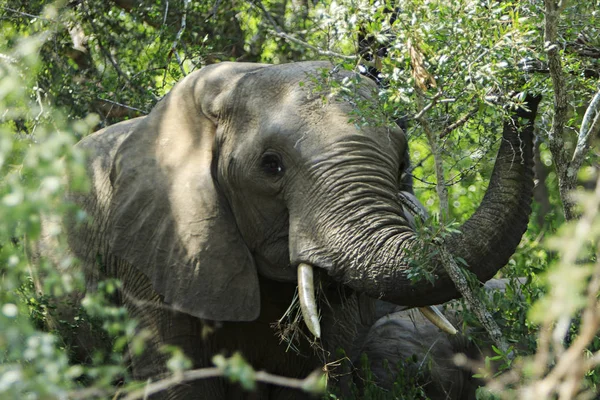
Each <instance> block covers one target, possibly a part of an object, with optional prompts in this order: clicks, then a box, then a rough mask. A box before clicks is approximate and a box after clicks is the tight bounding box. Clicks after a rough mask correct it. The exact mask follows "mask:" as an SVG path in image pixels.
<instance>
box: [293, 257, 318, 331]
mask: <svg viewBox="0 0 600 400" xmlns="http://www.w3.org/2000/svg"><path fill="white" fill-rule="evenodd" d="M298 297H299V298H300V309H301V310H302V317H304V323H305V324H306V326H307V327H308V330H309V331H311V332H312V334H313V335H315V337H316V338H317V339H318V338H320V337H321V325H320V324H319V313H318V312H317V302H316V301H315V284H314V278H313V267H312V266H310V265H308V264H304V263H301V264H300V265H298Z"/></svg>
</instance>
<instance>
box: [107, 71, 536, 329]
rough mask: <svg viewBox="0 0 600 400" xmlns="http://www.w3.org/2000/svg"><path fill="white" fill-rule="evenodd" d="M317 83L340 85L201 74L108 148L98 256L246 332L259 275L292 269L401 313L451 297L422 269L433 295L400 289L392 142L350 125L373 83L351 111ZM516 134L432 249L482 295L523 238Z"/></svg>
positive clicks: (525, 201)
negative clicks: (112, 258) (456, 223)
mask: <svg viewBox="0 0 600 400" xmlns="http://www.w3.org/2000/svg"><path fill="white" fill-rule="evenodd" d="M323 71H325V76H327V77H328V79H337V80H341V79H344V78H346V77H350V74H348V73H345V72H334V71H333V70H332V65H331V64H330V63H327V62H308V63H296V64H286V65H277V66H267V65H258V64H240V63H221V64H218V65H212V66H209V67H206V68H203V69H202V70H200V71H198V72H195V73H192V74H190V75H189V76H188V77H186V78H185V79H184V80H183V81H182V82H180V83H179V84H178V85H177V86H176V87H175V88H174V89H173V90H172V91H171V93H170V94H169V95H168V96H166V98H165V99H164V100H162V101H161V102H160V103H159V104H158V105H157V106H156V107H155V108H154V110H153V111H152V112H151V113H150V114H149V115H148V116H147V117H145V118H144V119H143V120H142V121H141V122H139V123H138V124H137V126H136V128H135V129H134V130H133V132H132V133H131V134H130V135H129V136H128V137H127V139H126V140H125V141H124V142H123V143H122V145H121V146H120V147H119V149H118V152H117V157H116V160H115V163H114V166H113V169H112V172H111V182H112V185H113V188H114V194H113V199H112V205H111V207H110V209H111V214H110V215H109V219H108V228H107V229H108V233H109V238H110V240H109V245H110V247H111V248H112V251H113V252H114V253H115V254H117V255H118V256H120V257H122V258H124V259H126V260H127V261H129V262H131V263H132V264H133V265H135V266H137V267H138V268H140V269H141V270H142V271H143V272H144V273H145V274H146V275H147V276H148V277H149V278H150V279H151V281H152V283H153V285H154V289H155V290H156V291H157V292H158V293H160V294H162V295H163V296H164V299H165V301H166V302H167V303H169V304H171V305H172V306H173V307H174V308H175V309H178V310H180V311H183V312H186V313H189V314H191V315H194V316H197V317H199V318H205V319H211V320H225V321H247V320H253V319H255V318H257V316H258V315H259V312H260V310H259V308H260V301H259V281H258V278H257V276H258V274H260V275H262V276H264V277H266V278H270V279H274V280H279V281H290V280H294V279H296V276H297V269H298V267H299V266H300V265H302V266H303V268H309V269H310V267H307V266H312V267H315V268H319V269H321V270H323V271H325V272H326V273H327V274H328V275H329V276H330V277H332V279H334V280H336V281H337V282H339V283H341V284H344V285H347V286H349V287H350V288H352V289H354V290H357V291H360V292H365V293H367V294H368V295H370V296H373V297H377V298H382V299H385V300H388V301H391V302H394V303H397V304H402V305H410V306H423V305H429V304H437V303H440V302H443V301H447V300H450V299H452V298H454V297H456V296H458V294H457V291H456V289H455V288H454V285H453V284H452V282H451V281H450V279H449V278H448V277H447V275H446V274H445V273H444V271H443V268H441V267H439V266H437V265H432V266H431V267H432V268H433V269H434V271H435V273H436V275H437V279H436V281H435V283H434V284H433V285H432V284H431V283H429V282H424V281H423V282H417V283H415V282H412V281H411V280H410V279H409V277H408V274H407V271H408V268H409V262H410V254H411V251H414V249H413V247H414V246H415V239H414V238H415V233H414V231H413V229H412V227H411V223H410V221H409V219H410V218H409V216H408V215H407V213H405V211H404V208H403V206H402V201H401V198H402V196H399V193H400V191H401V189H402V187H403V185H404V183H403V181H402V175H403V173H404V172H405V169H406V167H407V165H406V162H405V159H406V157H405V154H406V152H407V141H406V137H405V136H404V134H403V132H402V131H401V130H400V129H399V128H397V127H395V126H383V125H380V126H378V125H376V124H371V125H369V124H367V125H365V126H362V127H360V126H358V125H357V124H355V123H354V122H353V121H352V120H353V119H356V118H357V116H356V110H357V108H356V104H355V102H356V103H361V104H363V103H364V104H371V105H372V106H375V104H376V101H375V94H374V92H375V86H374V84H373V83H372V82H370V81H369V80H367V79H365V80H363V81H362V82H361V83H360V84H358V85H356V86H355V87H354V89H353V90H354V91H355V93H353V96H354V100H351V99H345V98H344V96H339V95H338V96H336V95H334V94H332V91H331V90H329V89H327V88H326V87H325V88H324V87H322V86H323V85H321V84H320V83H319V79H318V78H319V77H320V76H322V74H323ZM324 86H327V85H324ZM361 110H362V112H368V109H366V110H365V109H364V108H361ZM521 114H522V115H523V116H524V117H530V116H531V115H532V114H530V113H527V112H525V111H521ZM526 125H527V126H526V128H525V129H523V130H521V131H520V132H519V133H518V132H517V124H516V123H508V124H507V125H506V126H505V129H504V138H503V144H502V145H501V150H500V153H499V156H498V159H497V162H496V166H495V169H494V173H493V177H492V180H491V182H490V186H489V189H488V191H487V193H486V196H485V198H484V200H483V202H482V204H481V206H480V207H479V209H478V210H477V212H476V213H475V214H474V215H473V216H472V217H471V219H470V220H469V221H468V222H466V223H465V224H464V225H463V227H462V228H461V231H462V233H461V234H456V235H453V236H451V237H450V238H448V239H447V240H446V245H447V246H448V248H449V249H450V250H451V252H452V254H454V255H455V256H457V257H461V258H463V259H464V260H465V261H466V262H467V264H468V266H469V269H470V270H471V271H472V272H474V273H475V274H476V275H477V277H478V278H479V279H480V280H482V281H485V280H487V279H489V278H491V277H492V276H493V275H494V274H495V272H496V271H497V270H498V269H499V268H501V267H502V266H503V265H504V264H505V263H506V262H507V261H508V258H509V257H510V255H511V254H512V253H513V252H514V250H515V247H516V246H517V244H518V243H519V241H520V238H521V235H522V234H523V232H524V230H525V228H526V225H527V219H528V214H529V211H530V198H531V192H532V187H533V182H532V172H531V121H528V122H527V124H526ZM431 262H432V263H433V264H435V260H433V261H431Z"/></svg>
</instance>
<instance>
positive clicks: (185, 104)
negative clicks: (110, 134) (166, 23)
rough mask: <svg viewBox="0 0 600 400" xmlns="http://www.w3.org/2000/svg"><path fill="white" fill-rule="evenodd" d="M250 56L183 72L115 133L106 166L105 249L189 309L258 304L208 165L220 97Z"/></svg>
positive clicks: (251, 269)
mask: <svg viewBox="0 0 600 400" xmlns="http://www.w3.org/2000/svg"><path fill="white" fill-rule="evenodd" d="M263 67H264V66H261V65H257V64H242V63H222V64H217V65H213V66H209V67H205V68H203V69H202V70H200V71H198V72H195V73H192V74H190V75H188V76H187V77H186V78H185V79H184V80H183V81H181V82H180V83H179V84H177V85H176V86H175V88H173V90H172V91H171V92H170V93H169V94H168V95H167V96H166V97H165V98H164V99H163V100H162V101H161V102H160V103H159V104H158V105H157V106H156V107H155V108H154V109H153V110H152V112H151V113H150V114H149V115H148V116H147V117H145V118H144V120H143V121H141V122H140V123H139V124H138V126H137V127H136V129H135V130H134V131H133V132H132V133H131V134H130V135H129V137H128V138H127V139H126V140H125V141H124V142H123V143H122V145H121V146H120V147H119V150H118V152H117V154H116V157H115V161H114V164H113V168H112V170H111V183H112V185H113V198H112V203H111V207H110V212H109V216H108V226H107V227H106V228H107V233H108V244H109V246H110V251H111V252H112V254H114V255H116V256H118V257H120V258H122V259H124V260H126V261H127V262H129V263H131V264H132V265H133V266H134V267H136V268H138V269H139V270H140V271H141V272H143V273H144V274H145V275H146V276H147V277H148V278H149V279H150V281H151V283H152V285H153V289H154V290H155V291H156V292H157V293H159V294H160V295H162V296H163V297H164V301H165V303H167V304H168V305H170V306H172V307H173V308H174V309H176V310H178V311H182V312H185V313H188V314H191V315H193V316H196V317H198V318H204V319H210V320H220V321H249V320H253V319H256V318H257V317H258V315H259V312H260V292H259V287H258V277H257V273H256V268H255V265H254V261H253V258H252V256H251V254H250V251H249V249H248V248H247V247H246V244H245V243H244V241H243V239H242V237H241V236H240V233H239V231H238V228H237V225H236V222H235V220H234V218H233V215H232V213H231V211H230V209H229V206H228V204H227V200H226V199H225V197H224V196H223V195H222V194H221V192H220V191H219V188H218V186H217V184H216V182H215V180H214V179H213V176H212V174H211V167H212V166H213V165H216V157H217V155H215V154H213V153H214V149H215V148H216V146H214V143H215V133H216V130H217V126H218V123H219V116H220V114H221V107H222V105H223V103H224V101H225V99H226V98H227V96H228V93H229V92H230V91H231V90H232V88H234V87H235V85H236V83H237V81H238V80H239V79H240V78H241V77H242V76H243V75H245V74H247V73H251V72H252V71H254V70H257V69H259V68H263Z"/></svg>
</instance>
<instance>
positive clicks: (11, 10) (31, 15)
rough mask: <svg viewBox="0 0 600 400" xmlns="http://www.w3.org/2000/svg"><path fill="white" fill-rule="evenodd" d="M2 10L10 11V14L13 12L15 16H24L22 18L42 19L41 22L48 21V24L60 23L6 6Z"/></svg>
mask: <svg viewBox="0 0 600 400" xmlns="http://www.w3.org/2000/svg"><path fill="white" fill-rule="evenodd" d="M2 8H3V9H4V10H6V11H10V12H12V13H15V14H20V15H22V16H24V17H29V18H36V19H41V20H44V21H48V22H54V23H56V22H58V21H55V20H53V19H49V18H44V17H42V16H40V15H33V14H28V13H26V12H23V11H19V10H15V9H12V8H9V7H4V6H3V7H2Z"/></svg>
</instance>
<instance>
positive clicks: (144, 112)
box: [98, 97, 148, 115]
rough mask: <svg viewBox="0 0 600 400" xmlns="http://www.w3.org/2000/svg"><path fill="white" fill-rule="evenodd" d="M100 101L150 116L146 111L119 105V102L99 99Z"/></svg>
mask: <svg viewBox="0 0 600 400" xmlns="http://www.w3.org/2000/svg"><path fill="white" fill-rule="evenodd" d="M98 100H100V101H104V102H107V103H110V104H114V105H115V106H119V107H123V108H127V109H128V110H133V111H137V112H140V113H142V114H144V115H146V114H148V111H144V110H142V109H140V108H135V107H132V106H128V105H126V104H122V103H118V102H116V101H113V100H108V99H103V98H101V97H98Z"/></svg>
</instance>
